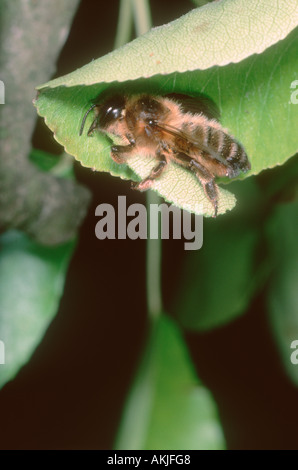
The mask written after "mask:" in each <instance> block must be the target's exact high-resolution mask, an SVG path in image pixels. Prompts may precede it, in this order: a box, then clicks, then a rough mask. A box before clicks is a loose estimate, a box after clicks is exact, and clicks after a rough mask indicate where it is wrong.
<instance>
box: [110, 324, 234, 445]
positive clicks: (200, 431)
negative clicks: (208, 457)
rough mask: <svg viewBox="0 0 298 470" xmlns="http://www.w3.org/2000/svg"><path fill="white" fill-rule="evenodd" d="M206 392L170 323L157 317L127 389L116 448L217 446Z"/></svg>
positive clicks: (217, 433)
mask: <svg viewBox="0 0 298 470" xmlns="http://www.w3.org/2000/svg"><path fill="white" fill-rule="evenodd" d="M224 447H225V442H224V438H223V433H222V429H221V426H220V423H219V420H218V416H217V410H216V406H215V403H214V401H213V399H212V396H211V394H210V392H209V391H208V390H207V389H206V388H205V387H204V386H203V385H202V384H201V383H199V382H198V379H197V378H196V376H195V372H194V370H193V366H192V364H191V361H190V358H189V356H188V352H187V350H186V347H185V344H184V341H183V339H182V337H181V333H180V331H179V329H178V328H177V326H176V324H175V323H174V322H173V321H172V320H170V318H168V317H167V316H161V317H160V318H159V319H158V321H157V323H156V324H155V327H154V329H153V332H152V336H151V338H150V341H149V344H148V346H147V349H146V351H145V355H144V357H143V360H142V364H141V367H140V369H139V371H138V374H137V377H136V380H135V382H134V385H133V387H132V390H131V392H130V395H129V398H128V401H127V404H126V408H125V412H124V416H123V419H122V423H121V427H120V432H119V435H118V438H117V442H116V448H117V449H134V450H139V449H141V450H143V449H154V450H165V449H171V450H175V449H177V450H178V449H179V450H183V449H185V450H190V449H223V448H224Z"/></svg>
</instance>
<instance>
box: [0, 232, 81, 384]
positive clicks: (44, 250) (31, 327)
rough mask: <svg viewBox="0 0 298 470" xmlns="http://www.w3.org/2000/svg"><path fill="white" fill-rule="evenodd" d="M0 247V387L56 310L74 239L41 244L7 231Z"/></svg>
mask: <svg viewBox="0 0 298 470" xmlns="http://www.w3.org/2000/svg"><path fill="white" fill-rule="evenodd" d="M0 247H1V250H0V340H1V341H3V342H4V345H5V364H4V365H0V387H1V386H3V385H4V384H5V383H6V382H7V381H8V380H11V379H12V378H13V377H14V376H15V375H16V373H17V372H18V371H19V369H20V367H22V366H23V365H24V364H25V363H26V362H27V361H28V360H29V358H30V356H31V354H32V353H33V351H34V349H35V347H36V346H37V344H38V343H39V342H40V341H41V339H42V337H43V335H44V332H45V330H46V329H47V327H48V325H49V323H50V322H51V321H52V319H53V317H54V315H55V314H56V312H57V308H58V305H59V301H60V297H61V295H62V292H63V286H64V279H65V273H66V269H67V266H68V262H69V259H70V256H71V254H72V251H73V249H74V242H71V243H67V244H64V245H60V246H59V247H55V248H48V247H42V246H39V245H37V244H36V243H34V242H32V241H30V240H29V239H28V238H27V237H26V236H25V235H24V234H21V233H18V232H16V231H10V232H7V233H5V234H4V235H2V236H1V237H0Z"/></svg>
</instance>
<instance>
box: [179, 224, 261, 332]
mask: <svg viewBox="0 0 298 470" xmlns="http://www.w3.org/2000/svg"><path fill="white" fill-rule="evenodd" d="M258 242H259V233H258V230H257V228H256V227H255V226H250V225H249V224H245V223H243V222H240V223H239V220H238V221H235V220H234V221H231V220H230V218H229V219H228V220H226V219H222V220H219V221H217V223H216V224H214V223H210V224H208V226H207V223H206V224H205V225H204V244H203V248H202V249H201V250H198V251H197V252H192V253H191V256H188V258H187V262H186V266H185V268H184V271H183V274H182V275H181V278H182V285H181V292H180V293H179V296H178V298H177V299H176V301H175V306H174V310H175V314H176V316H177V317H178V318H179V322H180V323H181V324H182V325H183V326H184V327H185V328H189V329H193V330H208V329H212V328H215V327H219V326H221V325H223V324H226V323H228V322H229V321H231V320H233V319H234V318H236V317H237V316H239V315H241V314H243V313H244V312H245V310H246V308H247V306H248V304H249V302H250V299H251V297H252V295H253V294H254V293H255V290H256V289H257V288H258V287H259V282H260V280H261V277H260V274H257V273H256V266H255V264H256V263H255V261H256V250H257V245H258Z"/></svg>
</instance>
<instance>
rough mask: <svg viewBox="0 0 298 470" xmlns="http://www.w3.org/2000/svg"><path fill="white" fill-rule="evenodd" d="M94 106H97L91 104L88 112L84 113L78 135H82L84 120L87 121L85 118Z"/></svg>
mask: <svg viewBox="0 0 298 470" xmlns="http://www.w3.org/2000/svg"><path fill="white" fill-rule="evenodd" d="M95 106H97V104H93V105H92V106H90V108H89V109H88V111H86V113H85V115H84V117H83V121H82V124H81V128H80V132H79V135H82V134H83V130H84V126H85V122H86V119H87V116H88V114H89V113H90V111H92V109H93V108H95Z"/></svg>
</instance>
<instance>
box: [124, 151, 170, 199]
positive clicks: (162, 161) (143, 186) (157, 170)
mask: <svg viewBox="0 0 298 470" xmlns="http://www.w3.org/2000/svg"><path fill="white" fill-rule="evenodd" d="M156 157H157V158H158V160H159V162H158V163H157V165H155V167H153V169H152V170H151V172H150V175H149V176H147V178H145V179H143V181H141V182H140V183H132V185H131V187H132V189H138V190H139V191H146V190H147V189H149V188H150V187H151V186H152V184H153V182H154V180H156V179H157V178H158V177H159V176H160V175H161V174H162V172H163V170H164V169H165V167H166V166H167V163H168V162H167V159H166V157H165V155H163V154H162V153H159V152H157V153H156Z"/></svg>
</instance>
